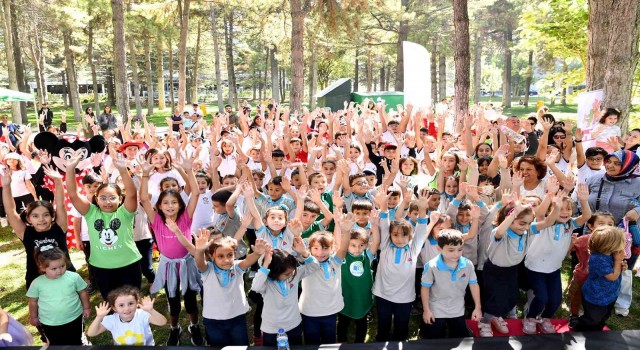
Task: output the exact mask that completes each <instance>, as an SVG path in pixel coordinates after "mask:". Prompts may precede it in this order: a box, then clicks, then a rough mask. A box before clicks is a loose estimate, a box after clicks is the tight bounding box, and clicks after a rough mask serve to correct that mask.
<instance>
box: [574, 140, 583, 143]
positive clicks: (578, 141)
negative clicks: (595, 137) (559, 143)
mask: <svg viewBox="0 0 640 350" xmlns="http://www.w3.org/2000/svg"><path fill="white" fill-rule="evenodd" d="M573 142H575V143H580V142H582V140H573Z"/></svg>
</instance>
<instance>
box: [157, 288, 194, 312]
mask: <svg viewBox="0 0 640 350" xmlns="http://www.w3.org/2000/svg"><path fill="white" fill-rule="evenodd" d="M164 291H165V293H166V294H167V300H168V301H169V302H168V306H169V315H171V316H178V315H180V294H181V293H180V285H178V287H177V288H176V294H175V296H174V297H173V298H170V297H169V290H168V289H167V287H165V288H164ZM197 296H198V292H195V291H193V290H191V288H188V287H187V291H186V292H185V293H184V310H185V311H186V312H187V313H188V314H190V315H192V314H197V313H198V300H197Z"/></svg>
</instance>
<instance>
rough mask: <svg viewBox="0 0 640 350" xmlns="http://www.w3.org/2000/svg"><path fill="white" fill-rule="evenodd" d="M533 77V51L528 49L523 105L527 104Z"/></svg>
mask: <svg viewBox="0 0 640 350" xmlns="http://www.w3.org/2000/svg"><path fill="white" fill-rule="evenodd" d="M532 79H533V51H529V63H528V64H527V79H526V80H525V81H524V88H525V90H524V106H525V107H528V106H529V92H530V91H531V80H532Z"/></svg>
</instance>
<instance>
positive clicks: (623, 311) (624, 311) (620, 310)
mask: <svg viewBox="0 0 640 350" xmlns="http://www.w3.org/2000/svg"><path fill="white" fill-rule="evenodd" d="M616 315H618V316H622V317H627V316H629V309H623V308H616Z"/></svg>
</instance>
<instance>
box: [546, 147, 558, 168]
mask: <svg viewBox="0 0 640 350" xmlns="http://www.w3.org/2000/svg"><path fill="white" fill-rule="evenodd" d="M558 155H560V151H559V150H557V149H556V148H552V150H551V152H550V153H549V154H548V155H547V157H546V158H545V159H544V162H545V163H546V164H547V165H551V164H556V159H558Z"/></svg>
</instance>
